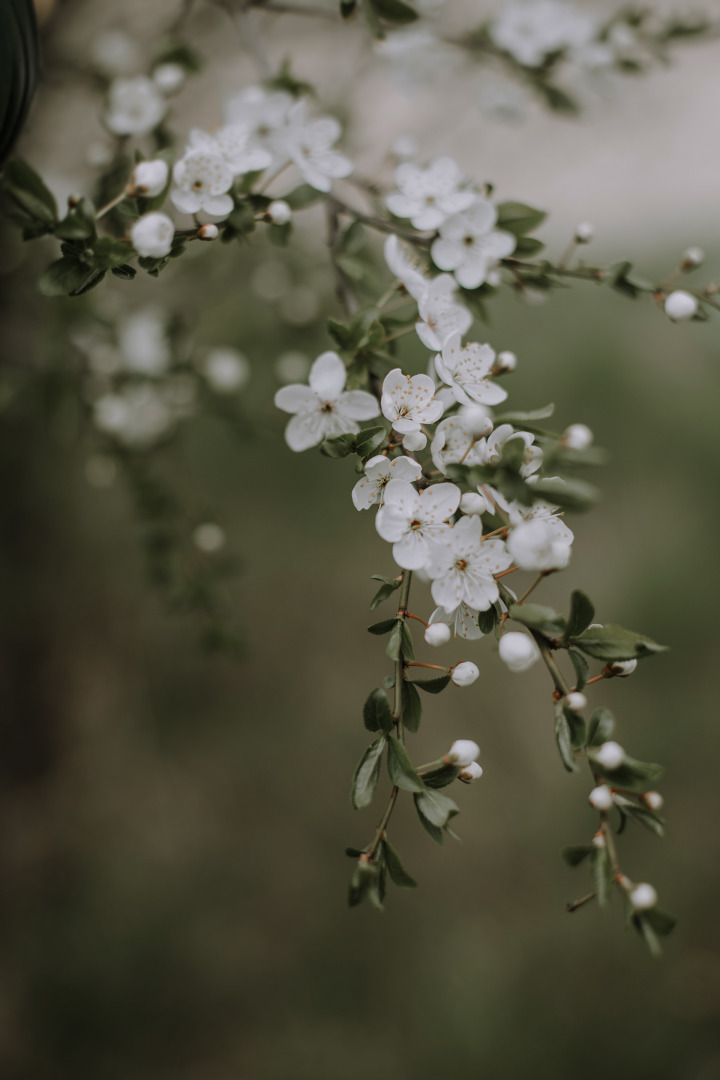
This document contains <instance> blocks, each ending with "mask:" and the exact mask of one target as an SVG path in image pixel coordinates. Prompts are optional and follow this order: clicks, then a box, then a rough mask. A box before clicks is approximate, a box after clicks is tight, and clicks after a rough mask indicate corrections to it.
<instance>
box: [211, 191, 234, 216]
mask: <svg viewBox="0 0 720 1080" xmlns="http://www.w3.org/2000/svg"><path fill="white" fill-rule="evenodd" d="M233 205H234V204H233V201H232V199H231V198H230V196H229V195H212V196H211V197H210V198H209V199H205V200H204V201H203V210H204V211H205V213H206V214H212V215H213V217H226V216H227V215H228V214H229V213H231V212H232V208H233Z"/></svg>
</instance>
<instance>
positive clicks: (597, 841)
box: [592, 832, 606, 848]
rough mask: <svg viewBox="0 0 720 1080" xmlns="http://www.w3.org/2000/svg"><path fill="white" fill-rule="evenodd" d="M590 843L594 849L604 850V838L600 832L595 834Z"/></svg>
mask: <svg viewBox="0 0 720 1080" xmlns="http://www.w3.org/2000/svg"><path fill="white" fill-rule="evenodd" d="M592 842H593V845H594V846H595V847H596V848H604V847H605V846H606V844H605V837H604V835H603V834H602V833H601V832H597V833H595V835H594V836H593V838H592Z"/></svg>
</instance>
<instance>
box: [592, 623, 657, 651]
mask: <svg viewBox="0 0 720 1080" xmlns="http://www.w3.org/2000/svg"><path fill="white" fill-rule="evenodd" d="M572 644H573V645H575V646H577V648H578V649H582V651H583V652H584V653H586V654H587V655H588V656H592V657H593V658H594V659H595V660H636V659H642V657H645V656H652V655H653V653H659V652H666V651H667V646H666V645H658V643H657V642H656V641H653V640H652V639H651V638H649V637H645V635H644V634H636V633H635V632H634V631H633V630H625V629H624V628H623V627H622V626H614V625H613V624H612V623H607V624H606V625H605V626H594V627H592V628H591V629H589V630H585V631H584V632H583V633H582V634H578V635H577V636H574V637H573V638H572Z"/></svg>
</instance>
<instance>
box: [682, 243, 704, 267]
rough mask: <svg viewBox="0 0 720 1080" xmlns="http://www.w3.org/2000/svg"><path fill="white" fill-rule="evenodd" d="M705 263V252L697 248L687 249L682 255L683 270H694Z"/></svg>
mask: <svg viewBox="0 0 720 1080" xmlns="http://www.w3.org/2000/svg"><path fill="white" fill-rule="evenodd" d="M704 262H705V252H704V251H703V249H702V248H699V247H689V248H688V249H687V251H685V252H684V253H683V257H682V268H683V270H694V269H695V267H696V266H701V265H702V263H704Z"/></svg>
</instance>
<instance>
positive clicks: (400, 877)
mask: <svg viewBox="0 0 720 1080" xmlns="http://www.w3.org/2000/svg"><path fill="white" fill-rule="evenodd" d="M383 847H384V849H385V862H386V864H387V868H388V873H389V874H390V878H391V880H392V881H393V883H394V884H395V885H398V886H399V887H400V888H401V889H416V888H417V881H416V880H415V878H413V877H410V875H409V874H408V872H407V870H406V869H405V867H404V866H403V864H402V862H401V860H400V856H399V855H398V853H397V851H396V850H395V848H394V847H393V846H392V844H391V843H390V841H389V840H388V838H387V837H385V838H384V840H383Z"/></svg>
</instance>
